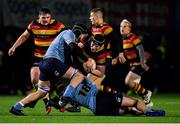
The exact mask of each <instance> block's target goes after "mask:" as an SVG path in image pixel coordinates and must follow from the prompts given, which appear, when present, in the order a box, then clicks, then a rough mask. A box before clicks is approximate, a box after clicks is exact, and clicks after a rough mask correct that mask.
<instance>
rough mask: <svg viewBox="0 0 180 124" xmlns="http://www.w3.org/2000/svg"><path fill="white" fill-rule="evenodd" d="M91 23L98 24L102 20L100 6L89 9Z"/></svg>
mask: <svg viewBox="0 0 180 124" xmlns="http://www.w3.org/2000/svg"><path fill="white" fill-rule="evenodd" d="M89 19H90V21H91V24H92V25H99V24H100V23H102V22H103V11H102V9H100V8H94V9H92V10H91V11H90V17H89Z"/></svg>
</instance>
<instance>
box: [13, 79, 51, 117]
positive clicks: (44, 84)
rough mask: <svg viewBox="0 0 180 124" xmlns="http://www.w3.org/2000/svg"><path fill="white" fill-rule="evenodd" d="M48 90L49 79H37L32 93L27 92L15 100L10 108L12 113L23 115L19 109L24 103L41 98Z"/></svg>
mask: <svg viewBox="0 0 180 124" xmlns="http://www.w3.org/2000/svg"><path fill="white" fill-rule="evenodd" d="M49 90H50V82H49V81H41V80H40V81H39V83H38V90H37V91H36V92H34V93H31V94H29V95H28V96H26V97H25V98H23V99H22V100H20V101H19V102H17V103H16V104H15V105H14V106H13V107H12V108H11V110H10V112H11V113H12V114H15V115H24V114H23V113H22V112H21V109H22V108H23V107H24V106H25V105H26V104H29V103H31V102H33V101H36V100H39V99H40V98H43V97H44V96H45V95H46V94H47V92H49Z"/></svg>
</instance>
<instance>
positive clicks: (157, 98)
mask: <svg viewBox="0 0 180 124" xmlns="http://www.w3.org/2000/svg"><path fill="white" fill-rule="evenodd" d="M21 98H23V96H0V123H180V93H179V94H172V93H171V94H156V95H154V96H153V97H152V101H153V102H154V107H153V108H154V109H164V110H165V111H166V116H165V117H146V116H133V115H123V116H94V115H93V113H92V112H91V111H90V110H88V109H86V108H84V107H81V112H80V113H69V112H64V113H60V112H58V111H57V110H55V109H52V112H51V113H50V114H49V115H46V114H45V109H44V104H43V102H42V100H40V101H39V102H38V104H37V105H36V107H35V108H34V109H31V108H24V109H23V110H24V113H25V114H26V115H27V116H14V115H12V114H10V113H9V109H10V108H11V106H12V105H14V104H15V103H16V102H17V101H19V100H20V99H21Z"/></svg>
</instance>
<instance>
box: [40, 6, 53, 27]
mask: <svg viewBox="0 0 180 124" xmlns="http://www.w3.org/2000/svg"><path fill="white" fill-rule="evenodd" d="M51 18H52V14H51V11H50V10H49V9H48V8H41V9H40V10H39V22H40V23H41V24H42V25H48V24H49V23H50V21H51Z"/></svg>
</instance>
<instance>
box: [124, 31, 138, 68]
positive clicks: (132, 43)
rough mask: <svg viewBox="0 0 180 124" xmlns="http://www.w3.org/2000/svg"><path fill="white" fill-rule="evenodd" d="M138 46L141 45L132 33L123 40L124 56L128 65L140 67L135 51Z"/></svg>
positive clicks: (136, 51)
mask: <svg viewBox="0 0 180 124" xmlns="http://www.w3.org/2000/svg"><path fill="white" fill-rule="evenodd" d="M139 44H141V40H140V39H139V38H138V36H136V35H135V34H132V33H131V34H130V35H128V36H127V37H126V38H124V39H123V49H124V54H125V57H126V58H127V59H128V61H129V62H130V65H140V58H139V53H138V50H137V49H136V46H137V45H139Z"/></svg>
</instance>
